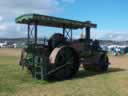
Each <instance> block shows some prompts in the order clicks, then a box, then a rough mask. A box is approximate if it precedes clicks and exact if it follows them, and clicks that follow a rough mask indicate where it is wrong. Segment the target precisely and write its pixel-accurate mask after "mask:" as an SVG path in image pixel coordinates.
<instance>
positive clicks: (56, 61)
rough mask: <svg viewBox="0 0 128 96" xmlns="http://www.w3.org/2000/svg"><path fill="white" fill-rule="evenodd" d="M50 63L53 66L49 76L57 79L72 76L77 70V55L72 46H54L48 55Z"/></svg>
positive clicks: (78, 64)
mask: <svg viewBox="0 0 128 96" xmlns="http://www.w3.org/2000/svg"><path fill="white" fill-rule="evenodd" d="M49 59H50V64H52V65H53V66H54V68H53V70H52V71H51V73H49V74H50V77H52V78H54V79H57V80H64V79H70V78H72V77H73V76H74V75H75V74H76V73H77V71H78V69H79V66H80V63H79V56H78V54H77V53H76V51H75V50H74V49H73V48H72V47H68V46H63V47H58V48H55V49H54V50H53V51H52V53H51V55H50V58H49Z"/></svg>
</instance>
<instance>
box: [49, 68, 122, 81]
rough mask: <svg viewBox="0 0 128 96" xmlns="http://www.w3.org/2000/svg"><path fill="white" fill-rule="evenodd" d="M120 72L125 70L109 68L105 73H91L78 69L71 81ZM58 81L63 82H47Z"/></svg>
mask: <svg viewBox="0 0 128 96" xmlns="http://www.w3.org/2000/svg"><path fill="white" fill-rule="evenodd" d="M120 71H125V69H121V68H109V69H108V71H107V72H92V71H86V70H84V69H80V70H79V71H78V72H77V74H76V75H75V76H74V77H73V78H72V79H80V78H86V77H90V76H96V75H101V74H109V73H113V72H120ZM68 80H69V79H68ZM58 81H59V82H61V81H63V80H56V79H49V80H48V82H49V83H55V82H58Z"/></svg>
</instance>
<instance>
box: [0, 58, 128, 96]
mask: <svg viewBox="0 0 128 96" xmlns="http://www.w3.org/2000/svg"><path fill="white" fill-rule="evenodd" d="M18 61H19V57H16V56H12V57H11V56H6V57H5V56H0V96H128V71H127V70H123V69H119V68H110V69H109V71H108V72H107V73H104V74H98V73H94V72H85V71H84V70H83V69H81V70H80V71H79V72H78V74H76V76H75V78H73V79H72V80H65V81H59V82H52V83H48V82H46V81H41V80H35V79H33V78H32V77H31V75H30V74H29V73H28V72H27V70H22V69H21V67H20V66H19V65H18Z"/></svg>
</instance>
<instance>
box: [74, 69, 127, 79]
mask: <svg viewBox="0 0 128 96" xmlns="http://www.w3.org/2000/svg"><path fill="white" fill-rule="evenodd" d="M120 71H125V69H121V68H109V69H108V71H107V72H92V71H85V70H79V72H78V73H77V74H76V76H75V77H74V78H73V79H75V78H76V79H78V78H85V77H90V76H95V75H100V74H108V73H113V72H120Z"/></svg>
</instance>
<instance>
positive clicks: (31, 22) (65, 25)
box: [16, 14, 97, 44]
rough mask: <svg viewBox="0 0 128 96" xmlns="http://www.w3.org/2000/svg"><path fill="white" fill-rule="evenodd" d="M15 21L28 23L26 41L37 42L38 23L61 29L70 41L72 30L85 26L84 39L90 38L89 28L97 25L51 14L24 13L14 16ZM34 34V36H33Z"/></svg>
mask: <svg viewBox="0 0 128 96" xmlns="http://www.w3.org/2000/svg"><path fill="white" fill-rule="evenodd" d="M16 23H20V24H27V25H28V37H27V38H28V43H30V42H34V44H37V38H38V37H37V33H38V28H37V27H38V25H41V26H48V27H57V28H62V29H63V35H64V36H65V37H67V38H68V39H69V40H71V41H72V30H73V29H83V28H85V33H86V39H88V40H89V39H90V29H91V28H96V27H97V25H96V24H93V23H91V22H90V21H86V22H82V21H76V20H69V19H63V18H57V17H53V16H46V15H39V14H26V15H22V16H19V17H17V18H16ZM33 35H34V36H33Z"/></svg>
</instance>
